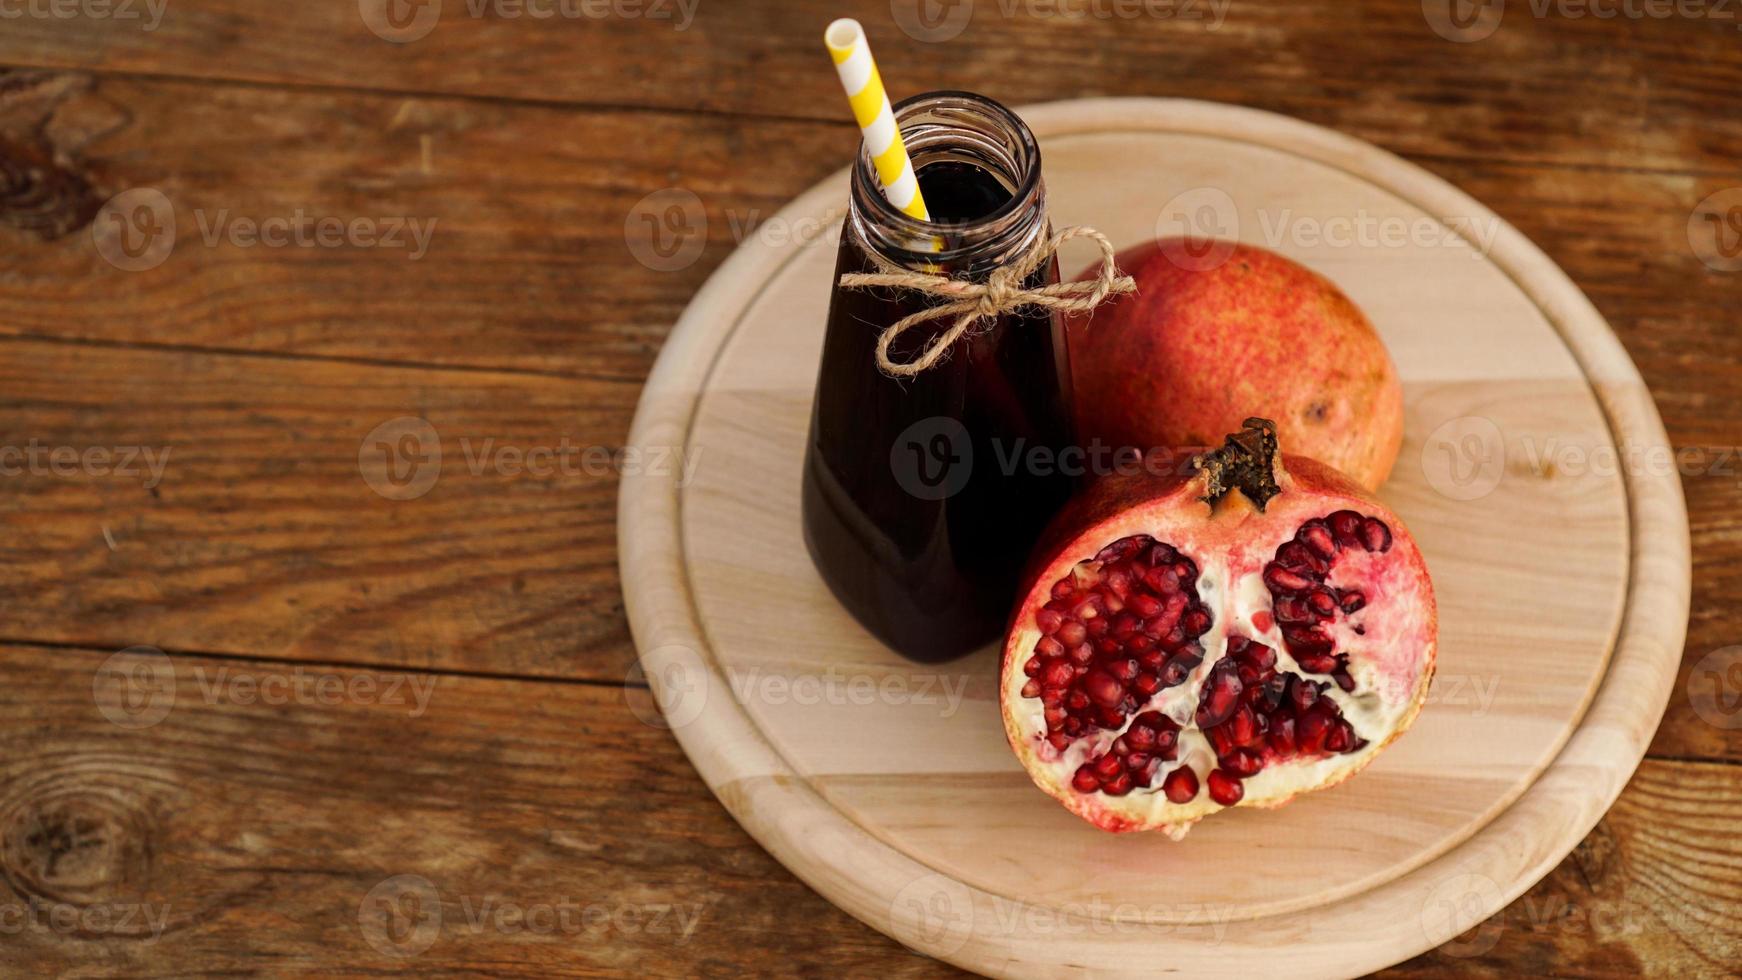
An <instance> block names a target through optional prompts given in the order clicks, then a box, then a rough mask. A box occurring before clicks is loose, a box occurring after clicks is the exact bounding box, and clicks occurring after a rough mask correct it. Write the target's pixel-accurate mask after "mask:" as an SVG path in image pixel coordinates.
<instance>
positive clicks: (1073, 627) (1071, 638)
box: [1058, 619, 1089, 647]
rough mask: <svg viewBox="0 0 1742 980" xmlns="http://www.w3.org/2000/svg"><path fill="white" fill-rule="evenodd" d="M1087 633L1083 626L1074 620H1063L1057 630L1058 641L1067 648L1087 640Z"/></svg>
mask: <svg viewBox="0 0 1742 980" xmlns="http://www.w3.org/2000/svg"><path fill="white" fill-rule="evenodd" d="M1088 636H1089V631H1088V630H1086V629H1084V628H1083V624H1082V623H1079V622H1077V621H1076V620H1074V619H1066V620H1064V621H1063V622H1062V623H1061V624H1060V625H1059V628H1058V641H1059V642H1060V643H1062V644H1064V645H1065V646H1067V647H1074V646H1076V645H1077V644H1079V643H1081V642H1083V641H1084V640H1086V639H1088Z"/></svg>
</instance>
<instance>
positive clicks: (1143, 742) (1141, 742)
mask: <svg viewBox="0 0 1742 980" xmlns="http://www.w3.org/2000/svg"><path fill="white" fill-rule="evenodd" d="M1125 741H1126V743H1127V744H1129V745H1130V746H1131V748H1132V749H1133V750H1135V751H1138V752H1148V751H1149V750H1150V749H1152V748H1155V729H1153V728H1150V727H1148V726H1146V725H1138V724H1133V725H1132V726H1131V729H1130V731H1127V732H1126V733H1125Z"/></svg>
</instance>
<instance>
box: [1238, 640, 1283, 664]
mask: <svg viewBox="0 0 1742 980" xmlns="http://www.w3.org/2000/svg"><path fill="white" fill-rule="evenodd" d="M1244 657H1245V659H1246V662H1247V663H1249V664H1251V665H1252V666H1254V667H1257V668H1258V669H1259V670H1261V671H1267V670H1270V669H1271V668H1272V667H1275V666H1276V651H1275V650H1272V649H1270V648H1269V647H1267V646H1265V645H1264V644H1262V643H1253V644H1250V645H1248V646H1247V647H1246V650H1245V653H1244Z"/></svg>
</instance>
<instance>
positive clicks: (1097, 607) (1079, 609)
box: [1071, 593, 1107, 619]
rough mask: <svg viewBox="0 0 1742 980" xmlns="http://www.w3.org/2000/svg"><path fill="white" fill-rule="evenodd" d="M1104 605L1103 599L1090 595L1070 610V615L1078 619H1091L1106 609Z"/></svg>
mask: <svg viewBox="0 0 1742 980" xmlns="http://www.w3.org/2000/svg"><path fill="white" fill-rule="evenodd" d="M1106 605H1107V603H1106V600H1105V599H1102V598H1101V597H1100V596H1098V595H1095V594H1093V593H1091V594H1090V595H1089V597H1088V598H1086V599H1084V600H1083V601H1082V602H1079V603H1077V604H1076V606H1075V607H1073V608H1072V609H1071V615H1072V616H1075V617H1076V618H1078V619H1093V618H1095V617H1096V616H1099V615H1100V614H1101V610H1102V609H1104V608H1106Z"/></svg>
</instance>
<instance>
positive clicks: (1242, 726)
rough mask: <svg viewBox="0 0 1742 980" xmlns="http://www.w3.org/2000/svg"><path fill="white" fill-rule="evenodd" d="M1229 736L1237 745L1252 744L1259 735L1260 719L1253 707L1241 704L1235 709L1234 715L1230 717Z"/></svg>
mask: <svg viewBox="0 0 1742 980" xmlns="http://www.w3.org/2000/svg"><path fill="white" fill-rule="evenodd" d="M1228 737H1229V738H1231V739H1233V740H1234V744H1235V745H1250V744H1252V741H1253V739H1255V738H1257V737H1258V721H1257V719H1256V718H1254V717H1253V715H1252V709H1251V708H1248V707H1246V706H1245V705H1241V706H1240V707H1238V708H1236V709H1235V710H1234V717H1232V718H1230V719H1228Z"/></svg>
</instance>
